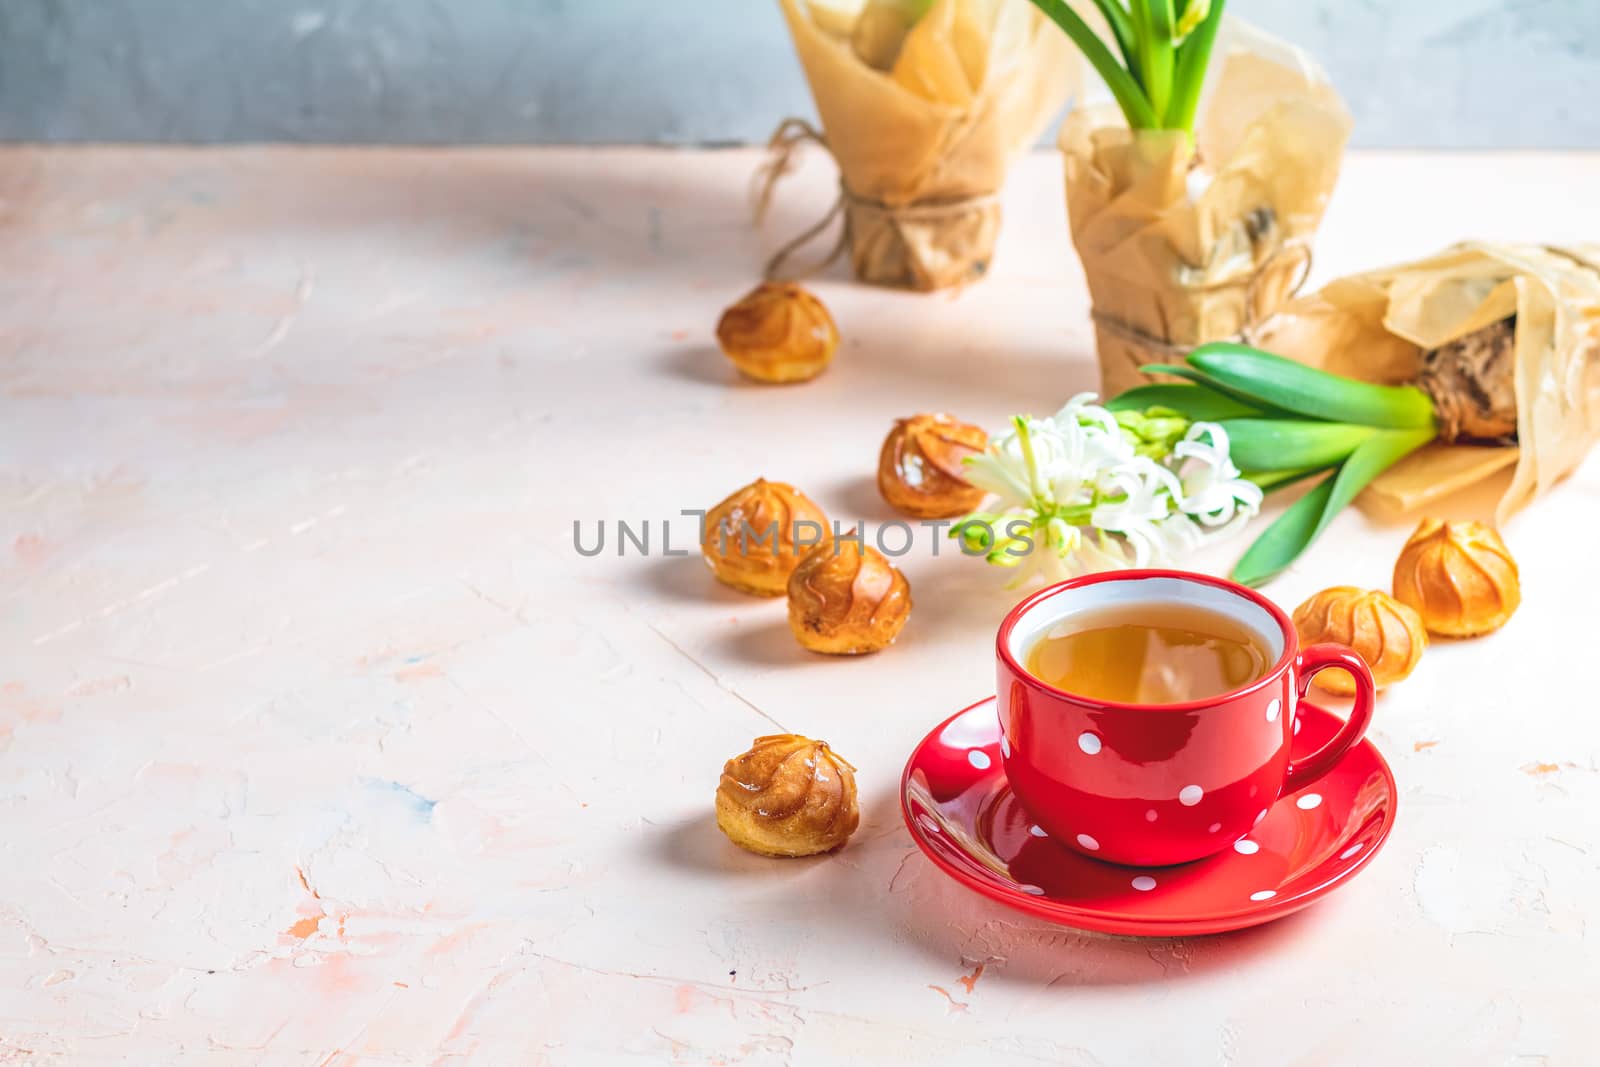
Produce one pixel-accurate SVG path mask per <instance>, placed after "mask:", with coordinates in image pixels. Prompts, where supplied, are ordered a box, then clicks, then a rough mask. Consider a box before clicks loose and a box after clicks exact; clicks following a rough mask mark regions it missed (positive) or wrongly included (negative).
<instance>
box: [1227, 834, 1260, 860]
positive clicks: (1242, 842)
mask: <svg viewBox="0 0 1600 1067" xmlns="http://www.w3.org/2000/svg"><path fill="white" fill-rule="evenodd" d="M1233 850H1234V851H1235V852H1237V853H1238V854H1239V855H1241V856H1254V855H1255V854H1256V853H1257V852H1260V851H1261V846H1260V845H1258V844H1256V843H1255V842H1254V841H1252V840H1250V839H1249V838H1248V837H1241V838H1239V840H1237V841H1235V842H1234V843H1233Z"/></svg>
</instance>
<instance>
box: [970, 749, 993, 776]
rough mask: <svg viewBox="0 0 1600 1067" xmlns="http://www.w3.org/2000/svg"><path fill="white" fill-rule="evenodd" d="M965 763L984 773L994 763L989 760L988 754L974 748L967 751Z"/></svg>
mask: <svg viewBox="0 0 1600 1067" xmlns="http://www.w3.org/2000/svg"><path fill="white" fill-rule="evenodd" d="M967 762H968V763H970V764H972V765H973V766H974V767H976V768H977V769H978V770H980V771H986V770H988V769H989V765H990V764H991V763H993V762H994V761H993V760H991V759H990V758H989V753H987V752H985V751H983V749H981V748H974V749H969V750H968V751H967Z"/></svg>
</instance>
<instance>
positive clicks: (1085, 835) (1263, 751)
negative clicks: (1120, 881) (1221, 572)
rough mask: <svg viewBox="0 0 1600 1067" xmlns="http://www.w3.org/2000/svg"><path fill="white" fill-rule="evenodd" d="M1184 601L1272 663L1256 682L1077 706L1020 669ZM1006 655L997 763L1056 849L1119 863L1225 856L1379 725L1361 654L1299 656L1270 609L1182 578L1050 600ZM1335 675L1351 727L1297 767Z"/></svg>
mask: <svg viewBox="0 0 1600 1067" xmlns="http://www.w3.org/2000/svg"><path fill="white" fill-rule="evenodd" d="M1173 603H1177V604H1182V605H1186V606H1190V607H1195V608H1200V609H1205V610H1210V611H1214V612H1219V613H1222V614H1224V615H1227V616H1229V617H1231V618H1233V619H1235V620H1237V621H1238V622H1240V623H1243V624H1244V625H1245V626H1247V627H1248V628H1249V629H1250V630H1251V631H1252V632H1253V633H1255V634H1256V635H1257V636H1258V637H1259V638H1260V639H1261V642H1262V644H1263V647H1265V648H1266V649H1267V652H1268V655H1269V657H1270V658H1271V659H1272V660H1273V665H1272V666H1271V667H1270V668H1268V670H1267V672H1266V673H1265V674H1264V675H1262V676H1261V677H1260V678H1257V679H1256V680H1255V681H1253V682H1250V683H1249V684H1248V685H1245V686H1242V687H1240V688H1238V689H1234V690H1230V691H1229V692H1226V693H1221V694H1219V695H1217V696H1212V697H1206V698H1205V699H1203V700H1193V701H1189V702H1188V703H1183V704H1119V703H1115V702H1112V701H1106V700H1098V699H1092V698H1089V697H1083V696H1078V695H1076V694H1073V693H1070V692H1068V691H1066V690H1065V689H1059V688H1057V687H1055V686H1053V685H1050V684H1049V683H1047V682H1044V681H1041V680H1040V679H1038V678H1036V677H1034V676H1033V675H1031V674H1029V673H1028V671H1027V670H1026V669H1025V668H1024V667H1023V665H1022V664H1023V663H1024V662H1025V661H1026V659H1027V654H1028V651H1029V649H1030V648H1031V647H1032V645H1033V643H1034V642H1035V641H1037V640H1038V639H1039V638H1040V637H1042V636H1043V635H1044V634H1045V633H1047V632H1048V631H1050V630H1052V629H1054V628H1055V627H1057V626H1058V625H1059V624H1062V623H1064V622H1065V623H1069V624H1070V620H1071V619H1072V618H1073V617H1074V616H1077V615H1080V614H1085V613H1098V612H1101V611H1103V610H1105V609H1106V608H1112V607H1115V608H1119V609H1122V608H1132V607H1137V606H1138V605H1141V604H1150V605H1163V604H1173ZM995 654H996V661H997V664H998V671H999V687H998V689H997V691H996V695H997V698H998V699H997V709H998V712H999V716H1000V753H1001V758H1002V759H1003V761H1004V763H1005V770H1006V777H1007V779H1008V780H1009V782H1010V785H1011V788H1012V789H1013V790H1014V791H1015V792H1016V795H1017V799H1018V800H1020V801H1021V802H1022V804H1023V806H1024V807H1025V808H1027V809H1028V811H1029V813H1030V814H1032V816H1033V817H1034V819H1035V821H1036V822H1038V824H1039V825H1040V826H1041V827H1042V828H1043V829H1044V830H1045V831H1047V832H1048V833H1049V834H1050V836H1052V837H1053V838H1055V839H1056V840H1057V841H1059V842H1061V843H1063V844H1065V845H1067V846H1068V847H1069V848H1073V849H1076V850H1077V851H1079V852H1081V853H1083V854H1084V855H1087V856H1093V857H1095V858H1097V859H1102V860H1108V861H1110V862H1113V863H1126V864H1133V865H1136V866H1152V867H1153V866H1164V865H1167V864H1172V863H1185V862H1188V861H1190V860H1197V859H1201V858H1202V857H1205V856H1209V855H1211V854H1213V853H1216V852H1220V851H1222V850H1223V849H1225V848H1227V847H1229V846H1230V845H1232V844H1233V843H1234V842H1235V841H1236V840H1238V839H1239V838H1240V837H1242V836H1244V835H1245V834H1247V833H1249V832H1250V830H1251V828H1252V827H1254V826H1255V825H1256V824H1257V823H1259V822H1260V821H1261V820H1262V819H1263V818H1265V817H1266V814H1267V811H1268V810H1269V809H1270V808H1271V807H1272V805H1273V803H1274V802H1276V801H1277V799H1278V798H1279V797H1280V796H1283V795H1285V794H1287V793H1291V792H1294V791H1297V790H1299V789H1301V788H1302V787H1304V786H1306V785H1308V784H1310V783H1311V782H1313V781H1315V780H1316V779H1317V778H1320V777H1321V776H1322V775H1324V774H1326V773H1327V772H1328V771H1329V770H1330V769H1332V767H1333V766H1334V764H1336V763H1337V762H1338V761H1339V758H1340V757H1341V756H1343V755H1344V753H1345V750H1347V749H1348V748H1349V747H1350V746H1351V745H1353V744H1355V743H1356V742H1357V741H1358V740H1360V739H1361V735H1362V734H1363V733H1365V732H1366V729H1367V723H1368V722H1369V721H1370V720H1371V718H1372V703H1373V696H1374V688H1373V684H1372V674H1371V672H1370V671H1368V669H1367V665H1366V664H1365V663H1364V662H1362V660H1361V657H1360V656H1358V655H1356V654H1355V653H1354V652H1352V651H1351V650H1350V649H1348V648H1342V647H1340V646H1338V645H1312V646H1310V647H1308V648H1306V649H1304V650H1302V649H1301V648H1300V647H1299V641H1298V639H1297V636H1296V634H1295V629H1294V624H1293V623H1291V622H1290V621H1289V617H1288V616H1287V615H1285V614H1284V613H1283V610H1282V609H1281V608H1279V607H1278V606H1277V605H1276V604H1274V603H1272V601H1270V600H1268V599H1267V598H1266V597H1264V596H1262V595H1261V594H1260V593H1257V592H1255V591H1254V590H1252V589H1246V588H1245V587H1244V586H1242V585H1236V584H1235V583H1233V582H1229V581H1225V580H1223V579H1220V578H1211V577H1207V576H1205V575H1200V574H1190V573H1187V572H1184V571H1157V570H1136V571H1113V572H1109V573H1105V574H1095V575H1090V576H1088V577H1084V578H1075V579H1073V580H1071V581H1067V582H1062V583H1060V584H1059V585H1053V586H1050V587H1049V588H1047V589H1042V590H1040V591H1039V592H1038V593H1035V594H1034V595H1033V596H1031V597H1029V598H1028V599H1026V600H1024V601H1023V602H1022V603H1020V604H1018V605H1017V606H1016V607H1014V608H1012V609H1011V612H1010V614H1008V615H1007V616H1006V618H1005V621H1004V622H1002V623H1001V624H1000V633H999V637H998V639H997V641H996V649H995ZM1329 667H1342V668H1343V669H1345V670H1347V671H1349V672H1350V673H1351V675H1353V676H1354V678H1355V681H1356V698H1355V705H1354V707H1353V708H1352V709H1351V712H1350V718H1349V720H1348V721H1347V722H1346V723H1345V725H1344V727H1343V729H1341V730H1340V731H1339V732H1338V733H1337V734H1335V735H1334V737H1333V739H1332V740H1330V741H1329V742H1328V743H1327V744H1325V745H1323V746H1322V747H1321V748H1319V749H1317V751H1315V752H1313V753H1312V754H1311V755H1309V756H1307V757H1305V758H1303V759H1297V760H1291V759H1290V758H1289V748H1290V740H1291V738H1292V737H1293V736H1294V733H1293V731H1294V715H1295V705H1296V702H1297V701H1298V700H1299V699H1300V698H1301V697H1303V696H1304V695H1305V692H1306V687H1307V686H1308V685H1310V684H1311V679H1312V677H1313V676H1314V675H1316V673H1317V672H1318V671H1322V670H1326V669H1327V668H1329Z"/></svg>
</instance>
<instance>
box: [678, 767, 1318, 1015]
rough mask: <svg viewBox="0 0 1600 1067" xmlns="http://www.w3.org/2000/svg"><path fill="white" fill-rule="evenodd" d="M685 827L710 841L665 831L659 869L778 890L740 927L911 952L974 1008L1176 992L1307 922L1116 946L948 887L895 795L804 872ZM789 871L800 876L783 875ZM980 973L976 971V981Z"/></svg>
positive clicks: (750, 908)
mask: <svg viewBox="0 0 1600 1067" xmlns="http://www.w3.org/2000/svg"><path fill="white" fill-rule="evenodd" d="M693 825H698V826H703V827H704V831H705V834H704V836H705V837H706V838H715V839H716V840H715V841H708V840H702V839H700V838H699V837H698V836H697V832H696V831H694V830H693V829H692V826H691V824H685V825H683V826H680V827H678V828H676V829H675V830H671V831H669V832H668V833H667V834H665V835H664V836H663V838H662V843H663V848H664V849H668V850H671V851H672V852H673V853H674V854H675V855H673V856H670V857H668V858H669V860H670V862H672V863H673V864H674V865H677V866H684V865H692V866H693V867H694V869H696V870H701V871H707V870H710V871H723V870H730V871H733V872H734V873H737V874H740V875H749V876H751V877H752V878H753V877H757V876H764V877H769V878H773V879H775V880H776V881H782V882H784V883H785V886H784V887H782V888H779V887H777V886H776V885H775V887H774V891H773V893H772V894H770V895H769V896H767V897H765V898H764V899H761V900H755V899H746V901H745V902H744V904H743V905H742V907H743V909H744V913H745V914H746V915H747V916H748V917H749V918H751V919H757V918H761V917H762V915H761V913H762V912H764V911H770V912H771V916H770V917H771V918H772V920H773V921H792V920H793V919H794V917H795V916H796V914H799V913H801V912H803V913H804V914H806V915H807V916H808V923H810V924H811V925H813V927H814V935H815V936H816V937H817V938H819V939H821V938H832V939H835V940H839V941H843V942H849V943H859V944H861V945H866V946H870V945H872V944H873V943H880V944H882V945H883V947H884V949H885V951H903V949H904V948H905V947H909V948H911V949H913V950H914V951H916V952H917V953H919V954H920V955H922V956H924V957H926V959H927V961H928V963H929V966H930V969H931V970H930V972H923V973H944V972H945V971H948V972H949V974H950V978H949V981H948V984H940V985H939V986H938V987H937V991H939V992H942V993H944V994H946V995H947V996H951V997H952V999H962V1000H964V999H966V998H967V997H969V996H971V995H972V993H973V991H974V990H973V986H976V985H978V983H979V982H980V981H981V982H984V983H988V982H995V983H1005V984H1016V985H1020V986H1023V987H1027V988H1029V989H1031V990H1032V995H1033V996H1040V997H1048V996H1050V995H1051V991H1052V990H1055V989H1058V988H1073V987H1097V986H1126V985H1143V984H1149V983H1159V982H1172V981H1182V980H1184V979H1188V978H1194V977H1200V976H1203V975H1205V974H1208V973H1214V972H1218V971H1225V970H1230V969H1235V968H1238V967H1239V966H1241V965H1243V964H1247V963H1248V962H1249V961H1250V960H1251V959H1253V958H1254V957H1256V956H1260V955H1264V954H1267V953H1280V952H1285V951H1292V950H1293V948H1294V945H1295V943H1296V941H1297V940H1299V939H1300V938H1301V937H1302V935H1304V934H1305V933H1306V931H1307V930H1308V929H1309V926H1310V924H1311V923H1314V922H1315V920H1314V919H1312V918H1310V917H1308V915H1307V913H1306V912H1298V913H1296V914H1294V915H1290V916H1288V917H1286V918H1283V919H1279V920H1277V921H1276V922H1272V923H1268V924H1266V925H1264V926H1258V927H1253V928H1250V929H1247V930H1239V931H1234V932H1232V933H1226V934H1212V935H1206V936H1198V937H1123V936H1116V935H1109V934H1097V933H1090V932H1087V931H1082V930H1074V929H1072V928H1070V927H1065V926H1057V925H1054V924H1052V923H1049V922H1045V921H1043V920H1040V919H1036V918H1033V917H1031V916H1028V915H1025V914H1023V913H1021V912H1016V911H1012V910H1010V909H1008V908H1005V907H1003V906H1001V905H999V904H996V903H994V902H992V901H989V900H987V899H985V898H983V897H981V896H979V895H978V894H976V893H973V892H972V891H970V890H968V889H967V888H965V887H964V886H962V885H960V884H958V883H957V882H955V881H954V880H952V879H950V878H947V877H946V876H945V875H944V874H943V873H942V872H941V871H939V870H938V868H936V867H935V866H934V865H933V863H932V862H931V861H929V860H928V859H926V858H925V857H924V856H923V855H922V853H921V852H920V851H919V850H918V849H917V848H916V846H915V845H914V844H913V843H912V842H911V839H910V837H909V836H908V835H907V833H906V831H905V828H904V825H903V823H902V822H901V815H900V804H899V791H898V788H896V789H888V790H878V791H876V792H875V793H874V794H873V795H872V797H871V798H870V800H867V801H865V802H864V803H863V808H862V824H861V827H860V829H859V830H858V831H857V832H856V835H855V837H854V838H852V840H851V842H850V844H849V846H848V847H847V848H845V849H844V850H843V851H841V852H839V853H837V854H836V855H832V856H824V857H819V858H817V859H813V860H806V861H787V860H785V861H771V860H762V859H760V858H758V857H754V856H752V857H748V860H749V861H751V862H746V860H744V859H742V858H740V857H738V856H732V855H728V854H727V852H728V850H732V851H737V850H735V849H734V847H733V846H732V845H731V844H728V843H727V842H726V841H723V840H722V835H721V834H720V833H718V832H717V830H716V827H715V824H714V823H713V822H712V821H711V820H710V819H709V818H707V819H705V820H696V822H695V824H693ZM797 862H798V863H800V864H803V865H804V866H803V868H802V867H799V866H795V867H791V866H790V865H791V864H795V863H797ZM802 869H803V871H804V873H805V874H806V880H805V882H804V884H803V885H801V884H799V883H791V881H790V880H791V878H793V877H794V873H793V872H799V871H801V870H802ZM866 951H870V948H868V949H866ZM979 964H982V965H983V968H984V969H983V971H982V972H981V975H979V976H977V977H974V973H973V972H974V971H975V969H976V968H977V966H978V965H979ZM968 983H971V985H968V988H967V990H966V991H965V992H963V990H962V988H961V986H962V985H966V984H968ZM930 988H934V987H932V986H930ZM980 995H981V994H980Z"/></svg>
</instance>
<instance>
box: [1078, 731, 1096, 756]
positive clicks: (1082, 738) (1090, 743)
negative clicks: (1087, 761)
mask: <svg viewBox="0 0 1600 1067" xmlns="http://www.w3.org/2000/svg"><path fill="white" fill-rule="evenodd" d="M1078 747H1079V748H1081V749H1083V750H1084V751H1085V752H1087V753H1088V754H1089V755H1091V756H1098V755H1099V754H1100V738H1099V737H1098V736H1097V735H1095V734H1091V733H1089V732H1088V731H1084V732H1083V733H1081V734H1079V735H1078Z"/></svg>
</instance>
